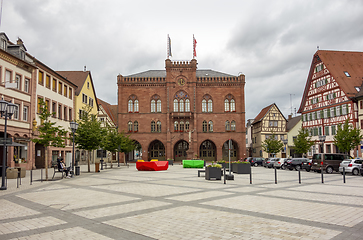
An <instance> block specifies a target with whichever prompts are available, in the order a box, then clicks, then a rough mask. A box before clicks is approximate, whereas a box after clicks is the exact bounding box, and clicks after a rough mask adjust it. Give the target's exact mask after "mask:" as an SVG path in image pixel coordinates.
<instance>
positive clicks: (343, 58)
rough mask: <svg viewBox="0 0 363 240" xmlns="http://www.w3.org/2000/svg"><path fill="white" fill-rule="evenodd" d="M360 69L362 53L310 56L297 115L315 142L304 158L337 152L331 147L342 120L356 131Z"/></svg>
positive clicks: (317, 53) (360, 80)
mask: <svg viewBox="0 0 363 240" xmlns="http://www.w3.org/2000/svg"><path fill="white" fill-rule="evenodd" d="M362 66H363V53H362V52H347V51H326V50H318V51H317V52H316V53H315V54H314V56H313V60H312V63H311V67H310V70H309V75H308V78H307V81H306V85H305V90H304V93H303V97H302V100H301V105H300V108H299V111H298V112H299V113H301V114H302V120H303V128H306V129H308V131H309V134H310V136H312V140H315V141H316V144H315V146H313V147H312V148H311V151H309V153H308V156H310V157H311V156H312V155H313V154H314V153H316V152H326V153H336V152H340V151H339V149H338V148H337V147H336V146H335V145H334V135H335V134H336V132H337V127H338V125H339V124H343V123H344V122H345V120H346V119H349V123H350V124H351V125H353V126H354V127H358V125H357V122H358V106H357V102H356V100H355V98H354V97H355V95H356V94H357V92H359V90H360V87H361V85H362V80H363V79H362V77H363V67H362ZM323 135H325V136H326V139H325V142H323V143H320V142H319V136H323ZM353 154H354V155H356V151H352V152H351V155H353Z"/></svg>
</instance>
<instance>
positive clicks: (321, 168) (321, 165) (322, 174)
mask: <svg viewBox="0 0 363 240" xmlns="http://www.w3.org/2000/svg"><path fill="white" fill-rule="evenodd" d="M320 171H321V183H324V171H323V162H321V163H320Z"/></svg>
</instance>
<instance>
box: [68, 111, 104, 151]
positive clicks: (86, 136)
mask: <svg viewBox="0 0 363 240" xmlns="http://www.w3.org/2000/svg"><path fill="white" fill-rule="evenodd" d="M77 122H78V124H79V125H78V129H77V131H76V133H75V138H74V142H75V144H77V148H80V149H84V150H88V151H91V150H96V149H98V148H99V147H100V146H101V143H102V141H103V137H104V136H105V135H106V131H105V130H104V129H103V128H102V127H101V123H100V122H99V121H97V115H95V114H91V113H90V109H86V108H84V111H83V112H82V114H81V115H80V120H79V121H77Z"/></svg>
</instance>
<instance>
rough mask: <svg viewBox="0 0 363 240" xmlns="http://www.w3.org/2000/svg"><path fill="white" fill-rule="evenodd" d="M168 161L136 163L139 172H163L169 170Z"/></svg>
mask: <svg viewBox="0 0 363 240" xmlns="http://www.w3.org/2000/svg"><path fill="white" fill-rule="evenodd" d="M168 167H169V163H168V161H152V162H141V161H140V162H139V161H137V162H136V169H137V170H139V171H162V170H168Z"/></svg>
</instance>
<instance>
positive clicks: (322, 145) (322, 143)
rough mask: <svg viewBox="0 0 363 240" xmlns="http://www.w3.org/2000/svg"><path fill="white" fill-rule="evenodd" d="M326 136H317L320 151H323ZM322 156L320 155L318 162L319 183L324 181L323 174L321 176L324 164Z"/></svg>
mask: <svg viewBox="0 0 363 240" xmlns="http://www.w3.org/2000/svg"><path fill="white" fill-rule="evenodd" d="M325 139H326V136H325V135H321V136H319V141H320V142H321V153H324V142H325ZM324 158H325V157H324V156H323V155H322V156H321V160H320V161H321V162H320V171H321V183H324V176H323V165H324Z"/></svg>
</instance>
